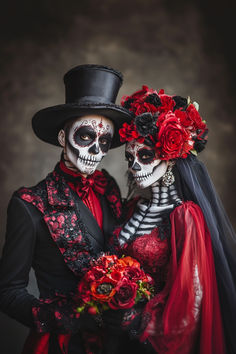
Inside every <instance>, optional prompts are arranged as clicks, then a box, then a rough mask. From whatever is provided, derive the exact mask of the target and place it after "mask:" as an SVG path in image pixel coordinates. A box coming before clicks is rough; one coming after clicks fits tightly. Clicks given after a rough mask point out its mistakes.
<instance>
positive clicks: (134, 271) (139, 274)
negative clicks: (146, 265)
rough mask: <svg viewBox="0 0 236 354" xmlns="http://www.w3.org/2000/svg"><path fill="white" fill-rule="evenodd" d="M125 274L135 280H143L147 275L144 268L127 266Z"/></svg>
mask: <svg viewBox="0 0 236 354" xmlns="http://www.w3.org/2000/svg"><path fill="white" fill-rule="evenodd" d="M125 275H126V276H127V278H128V279H130V280H133V281H135V282H136V281H138V280H142V279H143V278H144V277H145V273H144V271H143V270H142V269H140V268H137V267H126V269H125Z"/></svg>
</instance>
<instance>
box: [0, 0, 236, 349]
mask: <svg viewBox="0 0 236 354" xmlns="http://www.w3.org/2000/svg"><path fill="white" fill-rule="evenodd" d="M1 7H2V8H1V15H0V28H1V31H0V44H1V47H0V48H1V53H0V54H1V55H0V63H1V66H0V93H1V95H0V102H1V105H0V107H1V119H0V133H1V147H2V153H1V156H2V158H1V164H0V168H1V173H0V178H1V183H0V187H1V204H0V216H1V229H0V232H1V234H0V250H1V247H2V245H3V242H4V232H5V219H6V208H7V204H8V200H9V198H10V196H11V194H12V192H13V191H14V190H16V189H17V188H18V187H20V186H22V185H26V186H29V185H33V184H35V183H36V182H38V181H39V180H40V179H42V178H44V176H45V175H46V174H47V173H48V172H49V171H50V170H51V169H52V168H53V167H54V165H55V163H56V162H57V160H58V158H59V154H60V149H59V148H56V147H53V146H50V145H47V144H45V143H43V142H41V141H39V140H38V139H37V138H36V137H35V136H34V135H33V133H32V130H31V117H32V115H33V113H35V111H37V110H38V109H41V108H43V107H46V106H50V105H54V104H59V103H63V102H64V87H63V82H62V76H63V74H64V73H65V72H66V71H67V70H68V69H69V68H71V67H73V66H75V65H78V64H83V63H95V64H104V65H110V66H112V67H114V68H117V69H118V70H120V71H122V72H123V74H124V78H125V80H124V85H123V87H122V88H121V91H120V95H119V97H118V99H120V98H121V96H122V95H125V94H129V93H131V92H132V91H134V90H136V89H138V88H139V87H140V86H141V85H142V84H147V85H149V86H151V87H153V88H164V89H165V91H166V92H167V93H169V94H179V95H182V96H188V95H189V96H190V97H191V98H192V99H194V100H195V101H197V102H199V103H200V113H201V114H202V116H203V117H204V118H205V119H206V121H207V123H208V126H209V129H210V134H209V143H208V146H207V149H206V150H205V152H204V153H202V155H201V157H200V158H201V159H202V160H203V161H204V162H205V163H206V164H207V167H208V169H209V172H210V174H211V176H212V178H213V181H214V183H215V185H216V187H217V190H218V192H219V194H220V196H221V198H222V200H223V203H224V204H225V207H226V210H227V212H228V214H229V216H230V219H231V221H232V222H233V224H234V226H236V217H235V210H236V207H235V201H234V196H235V194H236V193H235V192H236V184H235V167H236V154H235V128H236V122H235V109H234V106H235V103H234V99H235V85H234V82H235V76H236V71H235V59H236V55H235V53H234V51H233V49H232V47H233V45H234V30H235V28H234V16H235V11H234V10H235V9H234V6H233V5H232V3H231V2H230V1H227V0H226V1H224V6H223V5H222V2H217V0H215V1H212V0H210V1H201V0H200V1H197V0H196V1H191V0H188V1H184V0H179V1H171V0H169V1H165V0H129V1H126V0H119V1H117V0H107V1H98V0H80V1H78V0H67V1H62V0H51V1H47V0H41V1H40V2H39V1H32V0H31V1H30V0H28V1H27V0H23V1H17V0H15V1H12V2H8V3H7V2H5V4H2V5H1ZM103 165H104V167H105V168H107V169H108V170H109V172H110V173H111V174H112V175H114V176H116V178H117V181H118V182H119V184H120V187H121V189H122V193H123V194H125V193H126V186H125V177H124V173H125V170H126V163H125V162H124V159H123V149H122V148H120V149H118V150H116V151H112V152H110V153H109V155H108V156H107V157H106V160H104V163H103ZM19 256H20V255H19ZM32 278H33V277H32ZM30 288H31V289H32V291H33V292H35V284H34V281H33V280H32V281H31V283H30ZM0 328H1V333H0V348H1V350H0V351H1V353H3V354H11V353H14V354H15V353H16V354H17V353H20V351H21V346H22V343H23V341H24V337H25V335H26V333H27V331H26V329H25V328H24V327H23V326H21V325H19V324H17V323H16V322H15V321H13V320H10V319H8V318H7V317H6V316H4V315H1V317H0ZM2 328H3V329H2ZM12 338H14V339H13V340H12Z"/></svg>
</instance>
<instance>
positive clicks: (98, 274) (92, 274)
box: [84, 267, 106, 283]
mask: <svg viewBox="0 0 236 354" xmlns="http://www.w3.org/2000/svg"><path fill="white" fill-rule="evenodd" d="M105 274H106V272H105V270H103V269H101V268H98V267H97V268H96V267H92V269H90V270H89V271H88V272H87V273H86V275H85V276H84V280H85V281H86V282H88V283H90V282H93V281H96V280H99V279H101V278H102V277H104V275H105Z"/></svg>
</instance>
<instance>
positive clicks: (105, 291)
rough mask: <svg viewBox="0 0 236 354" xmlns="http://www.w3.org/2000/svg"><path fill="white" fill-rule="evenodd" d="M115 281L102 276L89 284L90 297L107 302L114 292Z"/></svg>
mask: <svg viewBox="0 0 236 354" xmlns="http://www.w3.org/2000/svg"><path fill="white" fill-rule="evenodd" d="M116 284H117V282H116V281H114V280H113V279H111V278H108V277H106V276H105V277H103V278H101V279H100V280H99V281H96V282H93V283H92V284H91V297H92V299H93V300H96V301H99V302H108V301H109V300H110V299H111V298H112V297H113V296H114V294H115V292H116V289H115V287H116Z"/></svg>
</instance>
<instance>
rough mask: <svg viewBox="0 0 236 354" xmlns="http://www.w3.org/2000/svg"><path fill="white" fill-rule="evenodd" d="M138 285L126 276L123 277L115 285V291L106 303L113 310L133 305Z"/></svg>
mask: <svg viewBox="0 0 236 354" xmlns="http://www.w3.org/2000/svg"><path fill="white" fill-rule="evenodd" d="M137 289H138V285H137V284H136V283H134V282H131V281H130V280H129V279H127V278H123V279H122V281H121V282H120V283H118V285H117V287H116V293H115V295H114V296H113V298H112V299H111V301H110V302H109V303H108V305H109V306H110V308H112V309H114V310H118V309H129V308H131V307H133V306H134V304H135V298H136V294H137Z"/></svg>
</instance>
